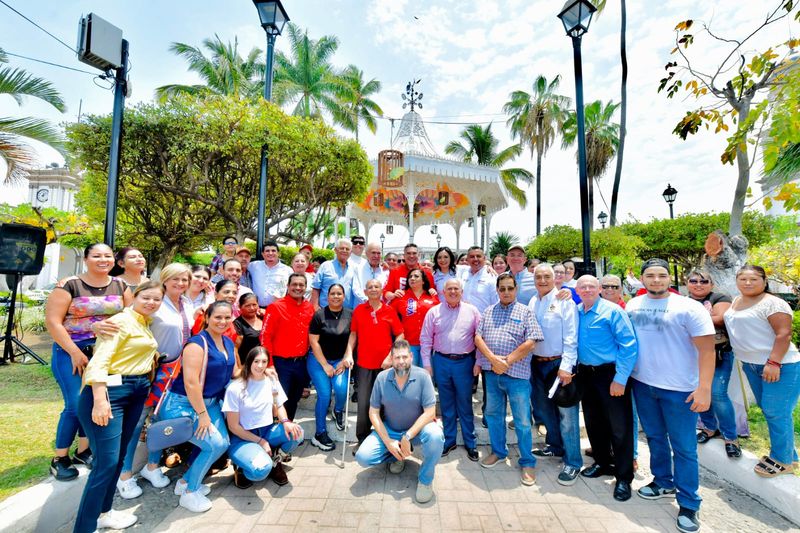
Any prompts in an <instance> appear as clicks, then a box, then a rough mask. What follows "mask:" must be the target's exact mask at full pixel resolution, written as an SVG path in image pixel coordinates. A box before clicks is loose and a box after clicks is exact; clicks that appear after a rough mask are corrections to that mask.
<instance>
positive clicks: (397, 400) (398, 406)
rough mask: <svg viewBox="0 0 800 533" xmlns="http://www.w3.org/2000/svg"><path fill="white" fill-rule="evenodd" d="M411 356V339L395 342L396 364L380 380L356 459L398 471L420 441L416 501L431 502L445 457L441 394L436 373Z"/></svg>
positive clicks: (391, 470)
mask: <svg viewBox="0 0 800 533" xmlns="http://www.w3.org/2000/svg"><path fill="white" fill-rule="evenodd" d="M411 360H412V356H411V347H410V345H409V344H408V342H407V341H405V340H402V339H401V340H397V341H395V343H394V345H393V346H392V368H389V369H386V370H384V371H383V372H381V373H380V374H378V377H377V378H376V379H375V385H374V387H373V389H372V396H371V397H370V400H369V420H370V422H372V427H373V430H372V433H370V434H369V436H368V437H367V438H366V439H364V442H362V443H361V446H360V447H359V448H358V452H357V453H356V461H358V464H360V465H361V466H363V467H368V466H373V465H378V464H381V463H389V471H390V472H391V473H393V474H399V473H400V472H402V471H403V469H404V468H405V459H406V458H407V457H409V456H411V445H412V444H415V445H417V446H421V447H422V466H421V467H420V469H419V483H418V484H417V495H416V500H417V502H419V503H426V502H429V501H430V500H431V498H433V474H434V470H435V469H436V463H438V462H439V458H440V457H441V456H442V448H443V447H444V435H443V434H442V429H441V428H440V427H439V425H438V424H436V422H435V421H434V419H435V415H436V396H435V394H434V391H433V382H432V381H431V377H430V375H428V373H427V372H426V371H425V370H423V369H422V368H419V367H416V366H412V365H411ZM381 409H382V410H383V417H384V418H383V419H382V418H381Z"/></svg>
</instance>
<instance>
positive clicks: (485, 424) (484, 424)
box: [481, 416, 489, 428]
mask: <svg viewBox="0 0 800 533" xmlns="http://www.w3.org/2000/svg"><path fill="white" fill-rule="evenodd" d="M481 425H482V426H483V427H485V428H488V427H489V425H488V424H487V423H486V417H485V416H482V417H481Z"/></svg>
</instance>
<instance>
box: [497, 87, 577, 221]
mask: <svg viewBox="0 0 800 533" xmlns="http://www.w3.org/2000/svg"><path fill="white" fill-rule="evenodd" d="M560 81H561V76H556V77H555V78H554V79H553V80H551V81H549V82H548V81H547V78H545V77H544V76H537V78H536V81H534V82H533V91H532V92H531V93H530V94H529V93H527V92H525V91H514V92H513V93H511V95H510V96H509V101H508V102H506V104H505V105H504V106H503V112H504V113H506V114H507V115H509V118H508V121H507V124H508V125H509V126H510V127H511V137H512V138H514V139H517V138H519V141H520V144H521V145H522V146H527V147H528V148H530V151H531V157H533V154H534V152H535V153H536V235H539V234H540V233H541V229H542V158H543V157H544V155H545V154H546V153H547V150H549V149H550V147H551V146H552V144H553V141H554V140H555V138H556V135H557V133H558V131H559V129H560V128H561V126H562V124H563V122H564V119H565V112H564V110H565V108H566V107H567V106H569V105H570V99H569V98H567V97H566V96H562V95H560V94H557V92H556V91H557V90H558V85H559V83H560Z"/></svg>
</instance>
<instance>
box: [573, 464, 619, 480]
mask: <svg viewBox="0 0 800 533" xmlns="http://www.w3.org/2000/svg"><path fill="white" fill-rule="evenodd" d="M581 475H582V476H583V477H588V478H596V477H602V476H613V475H614V471H613V470H611V468H609V467H603V466H600V465H599V464H597V463H595V464H593V465H592V466H588V467H586V468H584V469H583V471H582V472H581Z"/></svg>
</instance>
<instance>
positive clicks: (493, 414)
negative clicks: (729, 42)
mask: <svg viewBox="0 0 800 533" xmlns="http://www.w3.org/2000/svg"><path fill="white" fill-rule="evenodd" d="M485 376H486V425H487V426H489V441H490V443H491V445H492V453H494V454H495V455H496V456H497V457H499V458H500V459H505V458H506V457H507V456H508V446H506V399H507V400H508V403H509V404H510V405H511V415H512V416H513V417H514V431H516V433H517V441H518V442H519V466H521V467H531V468H532V467H534V466H536V456H534V455H533V452H532V451H531V450H532V448H533V434H532V433H531V382H530V381H529V380H527V379H519V378H512V377H511V376H509V375H507V374H500V375H498V374H495V373H494V372H492V371H491V370H487V371H486V374H485Z"/></svg>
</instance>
